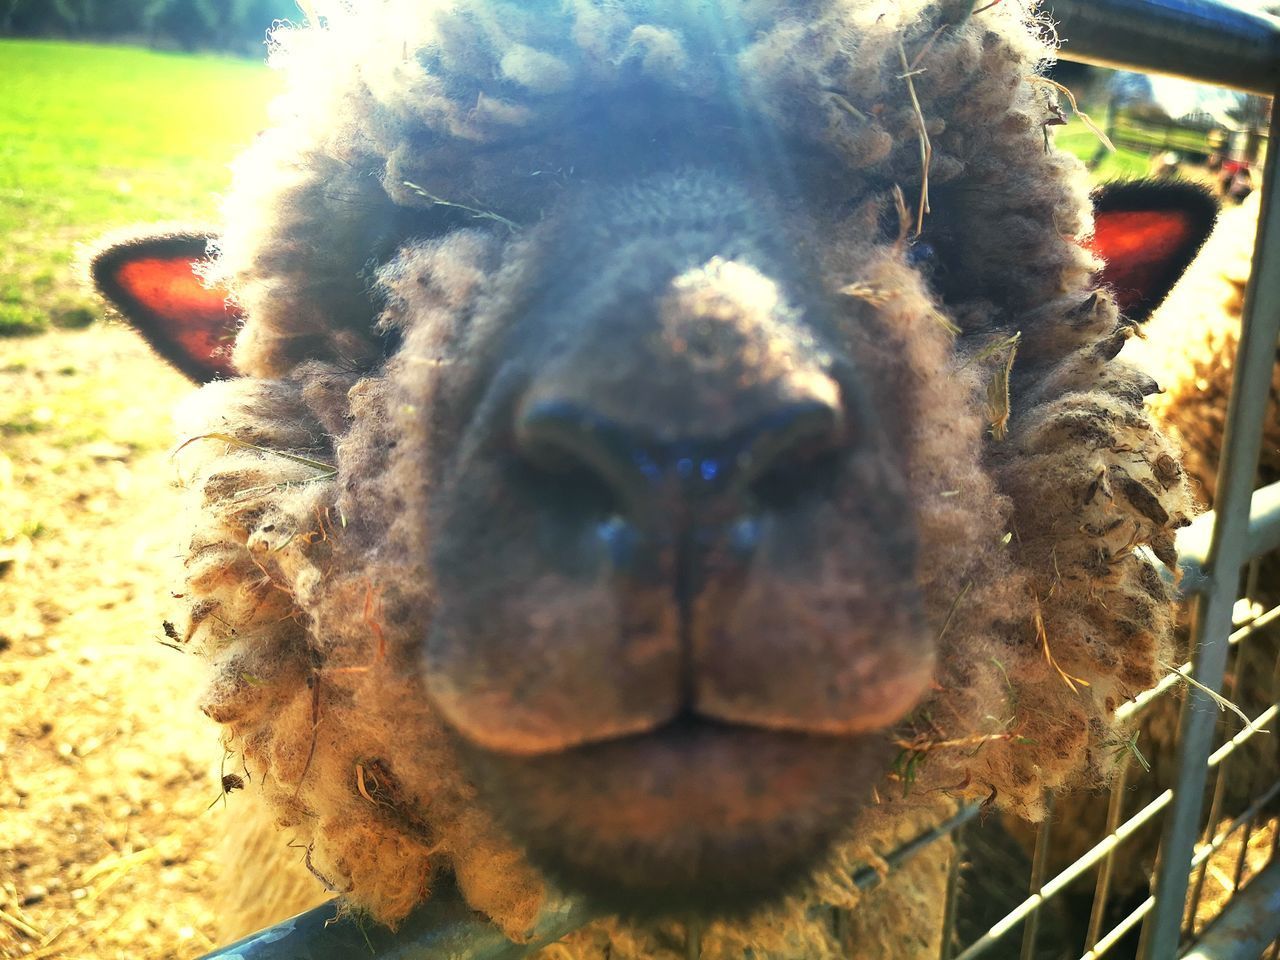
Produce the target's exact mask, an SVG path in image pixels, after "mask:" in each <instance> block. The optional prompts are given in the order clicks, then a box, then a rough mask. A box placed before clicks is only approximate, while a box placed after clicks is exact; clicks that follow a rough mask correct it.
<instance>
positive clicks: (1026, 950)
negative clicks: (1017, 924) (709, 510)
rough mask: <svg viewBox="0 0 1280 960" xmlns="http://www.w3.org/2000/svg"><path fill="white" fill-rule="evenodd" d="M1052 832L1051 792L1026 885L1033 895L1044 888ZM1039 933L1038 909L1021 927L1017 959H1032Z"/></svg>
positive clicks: (1037, 833) (1047, 799)
mask: <svg viewBox="0 0 1280 960" xmlns="http://www.w3.org/2000/svg"><path fill="white" fill-rule="evenodd" d="M1052 833H1053V794H1050V795H1049V796H1047V797H1046V798H1045V811H1044V819H1043V820H1041V821H1040V829H1038V830H1037V831H1036V851H1035V854H1034V855H1033V856H1032V858H1031V883H1030V885H1029V887H1028V889H1029V892H1030V893H1031V894H1032V895H1033V896H1037V895H1039V893H1040V891H1041V890H1043V889H1044V874H1045V866H1046V865H1047V864H1048V862H1049V838H1050V836H1051V835H1052ZM1039 933H1040V911H1039V910H1036V911H1034V912H1032V914H1031V916H1029V917H1027V922H1026V924H1025V925H1024V926H1023V928H1022V950H1021V952H1020V953H1019V954H1018V960H1034V958H1035V955H1036V939H1037V935H1038V934H1039Z"/></svg>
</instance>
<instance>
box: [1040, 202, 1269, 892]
mask: <svg viewBox="0 0 1280 960" xmlns="http://www.w3.org/2000/svg"><path fill="white" fill-rule="evenodd" d="M1258 201H1259V195H1258V194H1257V193H1255V194H1253V195H1252V196H1251V197H1249V198H1248V199H1247V200H1246V201H1245V203H1244V204H1242V205H1240V206H1239V207H1232V208H1230V209H1228V210H1225V211H1224V212H1223V213H1222V215H1221V217H1220V218H1219V222H1218V225H1217V227H1216V228H1215V230H1214V232H1213V235H1212V236H1211V237H1210V238H1209V240H1208V242H1207V243H1206V244H1205V246H1204V248H1203V249H1202V250H1201V252H1200V255H1199V256H1198V257H1197V259H1196V261H1195V262H1194V263H1193V264H1192V266H1191V267H1190V268H1189V269H1188V270H1187V272H1186V274H1184V276H1183V278H1182V279H1181V280H1180V281H1179V282H1178V284H1177V286H1175V287H1174V289H1173V291H1172V292H1171V294H1170V296H1169V298H1168V300H1167V301H1166V303H1165V304H1164V305H1163V306H1162V307H1161V308H1160V309H1159V310H1158V311H1157V312H1156V313H1155V315H1154V316H1153V317H1152V319H1151V320H1150V321H1149V322H1148V324H1147V325H1146V329H1145V331H1144V334H1145V335H1144V336H1143V337H1142V338H1141V339H1135V340H1133V341H1131V342H1130V343H1129V344H1128V345H1127V347H1126V349H1125V351H1124V354H1123V355H1124V356H1125V357H1126V358H1128V359H1129V360H1131V361H1132V362H1133V363H1135V364H1138V365H1140V366H1141V367H1142V368H1143V369H1144V370H1146V371H1147V372H1149V373H1150V374H1151V375H1152V376H1153V377H1154V378H1155V379H1156V381H1157V382H1158V383H1159V384H1160V385H1161V387H1162V388H1163V389H1162V391H1161V392H1160V393H1159V394H1157V395H1155V396H1153V397H1151V398H1150V400H1149V406H1150V410H1151V412H1152V413H1153V414H1154V416H1155V417H1156V419H1157V420H1158V422H1159V423H1160V424H1161V425H1162V426H1163V427H1164V428H1165V429H1166V430H1168V431H1169V433H1170V434H1171V435H1172V436H1173V437H1175V438H1176V440H1177V441H1178V442H1179V443H1180V446H1181V449H1182V454H1183V463H1184V466H1185V469H1186V472H1187V476H1188V478H1189V480H1190V484H1191V489H1192V490H1193V491H1194V493H1195V494H1196V495H1198V496H1199V497H1200V498H1202V499H1203V500H1204V501H1205V503H1206V505H1207V506H1208V507H1212V506H1213V500H1214V494H1215V490H1216V485H1217V472H1218V462H1219V458H1220V456H1221V454H1222V437H1223V430H1224V427H1225V425H1226V414H1227V400H1228V398H1229V396H1230V392H1231V385H1232V379H1233V377H1234V374H1235V356H1236V349H1237V346H1238V344H1239V338H1240V320H1241V311H1242V307H1243V295H1244V289H1245V285H1246V283H1247V282H1248V278H1249V267H1250V263H1251V261H1252V254H1253V242H1254V237H1255V235H1256V233H1257V222H1258V212H1259V202H1258ZM1271 384H1272V385H1271V401H1270V404H1269V406H1268V408H1267V412H1266V415H1265V418H1264V420H1263V438H1262V452H1261V456H1260V457H1259V463H1258V475H1257V484H1256V485H1257V486H1259V487H1261V486H1266V485H1268V484H1272V483H1276V482H1277V481H1280V404H1278V403H1277V397H1280V365H1278V366H1276V367H1275V368H1274V369H1273V371H1272V381H1271ZM1277 583H1280V565H1278V564H1277V562H1276V559H1275V558H1274V557H1267V558H1264V559H1263V561H1262V563H1261V565H1260V568H1259V574H1258V578H1257V588H1256V592H1255V593H1254V595H1253V596H1252V597H1251V599H1253V600H1254V601H1255V602H1259V603H1262V604H1263V605H1264V606H1265V607H1271V606H1272V605H1274V604H1275V603H1277V602H1280V593H1278V592H1277V590H1276V588H1275V584H1277ZM1189 633H1190V624H1189V623H1186V622H1184V623H1182V624H1181V625H1180V629H1179V630H1178V631H1177V634H1176V639H1175V647H1176V649H1175V653H1174V657H1175V658H1176V659H1175V660H1174V661H1171V662H1177V663H1183V662H1185V661H1187V660H1190V659H1191V651H1190V650H1189V649H1188V648H1187V642H1188V636H1189ZM1278 655H1280V633H1277V631H1276V630H1275V629H1274V627H1272V628H1264V629H1262V630H1261V631H1260V632H1259V633H1257V634H1255V635H1254V636H1252V637H1251V638H1250V639H1249V640H1248V641H1246V642H1244V643H1242V644H1240V645H1239V646H1237V647H1235V648H1233V650H1232V659H1231V661H1230V663H1229V665H1228V671H1227V676H1226V678H1225V682H1224V686H1223V691H1222V692H1223V695H1224V696H1226V697H1227V698H1228V699H1229V700H1230V701H1231V702H1232V703H1234V704H1235V705H1236V706H1238V707H1239V708H1240V709H1242V710H1243V711H1244V712H1245V713H1246V714H1248V715H1249V716H1250V717H1256V716H1258V715H1259V714H1260V713H1261V712H1262V711H1263V710H1265V709H1266V708H1267V707H1269V706H1270V705H1271V704H1272V703H1274V702H1275V701H1276V682H1275V665H1276V660H1277V656H1278ZM1181 706H1182V698H1181V697H1178V696H1174V695H1171V694H1168V695H1165V696H1163V697H1161V698H1159V699H1158V700H1156V701H1155V702H1153V703H1152V704H1151V705H1150V706H1149V707H1147V708H1146V710H1145V711H1144V712H1143V714H1142V715H1141V719H1140V722H1139V726H1138V729H1137V731H1136V735H1137V741H1136V743H1137V747H1138V749H1139V750H1140V751H1141V753H1142V754H1143V756H1144V758H1145V759H1146V761H1147V765H1148V766H1149V768H1150V769H1148V770H1139V769H1137V765H1136V764H1135V765H1134V766H1133V767H1131V769H1130V773H1129V778H1128V787H1127V791H1126V799H1125V813H1126V815H1127V814H1128V813H1131V812H1133V811H1136V810H1138V809H1141V808H1142V807H1143V806H1144V805H1145V804H1147V803H1149V802H1150V801H1151V800H1153V799H1155V797H1156V796H1157V795H1159V794H1160V793H1162V792H1163V791H1164V790H1165V789H1167V788H1168V787H1170V786H1172V785H1173V783H1174V781H1175V778H1176V774H1177V766H1178V763H1177V739H1178V726H1179V714H1180V711H1181ZM1224 723H1228V724H1230V723H1234V719H1233V718H1230V717H1225V716H1224ZM1229 729H1230V730H1231V731H1232V732H1235V731H1236V730H1237V729H1238V725H1237V726H1236V727H1229ZM1229 763H1230V767H1229V773H1228V774H1227V775H1226V776H1225V777H1224V779H1223V783H1222V785H1221V788H1220V789H1221V793H1220V794H1219V795H1218V797H1217V799H1216V800H1215V801H1214V802H1215V803H1216V805H1217V806H1216V809H1217V810H1218V811H1219V815H1220V816H1221V817H1224V818H1230V817H1234V816H1236V815H1238V814H1239V813H1241V812H1242V811H1244V810H1245V808H1246V807H1248V806H1249V804H1250V803H1251V802H1252V801H1253V800H1254V799H1256V796H1257V794H1258V792H1259V791H1260V789H1265V786H1266V785H1267V784H1269V783H1271V782H1273V781H1274V780H1275V779H1276V773H1277V772H1278V768H1280V753H1278V752H1277V745H1276V742H1275V740H1274V738H1272V737H1270V736H1266V735H1261V736H1254V737H1252V738H1251V739H1249V740H1248V741H1246V742H1245V743H1244V744H1242V745H1241V747H1240V749H1239V751H1238V752H1237V753H1236V754H1234V755H1233V757H1232V759H1231V760H1230V761H1229ZM1215 780H1216V778H1215V777H1210V778H1209V781H1208V785H1207V787H1206V803H1208V800H1209V794H1211V793H1212V792H1213V791H1214V790H1215ZM1055 819H1056V820H1057V821H1058V822H1057V823H1056V824H1055V826H1054V837H1055V842H1054V848H1055V849H1054V857H1053V859H1052V861H1051V866H1053V864H1058V865H1060V866H1065V865H1066V864H1068V863H1070V862H1071V861H1072V860H1074V859H1075V858H1076V857H1077V856H1079V855H1080V854H1081V853H1083V852H1084V851H1085V850H1087V849H1088V848H1089V847H1091V846H1093V844H1095V843H1096V842H1097V840H1098V838H1099V837H1100V836H1101V835H1102V833H1103V832H1104V827H1103V824H1104V822H1105V820H1106V804H1105V803H1100V802H1099V800H1098V798H1097V797H1096V796H1092V795H1084V796H1077V797H1069V798H1064V799H1062V800H1060V801H1059V802H1058V805H1057V808H1056V817H1055ZM1024 839H1025V840H1026V842H1027V843H1028V844H1029V843H1030V842H1031V840H1030V837H1029V836H1028V837H1024ZM1159 839H1160V838H1159V833H1158V831H1150V830H1149V831H1145V832H1143V833H1141V834H1139V835H1138V836H1135V837H1133V838H1131V839H1130V840H1129V841H1128V842H1127V843H1126V845H1125V851H1126V855H1125V856H1124V857H1123V858H1121V859H1120V860H1118V861H1117V867H1116V870H1115V873H1114V875H1113V879H1112V889H1113V890H1114V891H1115V893H1116V894H1118V895H1121V896H1123V895H1133V896H1138V895H1141V896H1145V895H1146V891H1147V889H1148V886H1149V883H1150V878H1151V874H1152V871H1153V869H1154V866H1155V862H1156V854H1157V852H1158V845H1159Z"/></svg>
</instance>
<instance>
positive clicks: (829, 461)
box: [739, 402, 845, 512]
mask: <svg viewBox="0 0 1280 960" xmlns="http://www.w3.org/2000/svg"><path fill="white" fill-rule="evenodd" d="M844 440H845V438H844V421H843V417H842V416H841V411H840V410H839V408H837V407H834V406H830V405H828V404H824V403H820V402H808V403H798V404H794V405H792V406H790V407H788V408H786V409H784V410H781V411H778V412H777V413H776V414H774V415H773V416H772V417H769V418H767V419H766V420H765V421H764V422H763V423H761V424H760V426H759V428H758V429H757V431H756V433H755V435H754V437H753V438H752V442H751V443H750V444H749V445H746V446H745V447H744V449H743V451H742V453H741V454H740V455H739V463H740V464H741V465H742V473H743V482H744V483H745V485H746V488H747V489H748V490H749V492H750V496H751V498H752V499H753V500H754V502H755V503H756V504H757V505H758V506H759V507H761V508H763V509H765V510H768V511H773V512H783V511H786V510H788V509H791V508H792V507H794V506H796V505H797V504H799V503H801V502H802V501H804V500H807V499H816V498H822V497H825V496H827V495H828V494H829V493H830V491H831V487H832V486H833V484H834V482H835V479H836V474H837V472H838V470H839V465H840V454H841V450H842V448H843V444H844Z"/></svg>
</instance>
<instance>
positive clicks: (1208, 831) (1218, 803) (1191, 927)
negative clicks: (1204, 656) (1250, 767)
mask: <svg viewBox="0 0 1280 960" xmlns="http://www.w3.org/2000/svg"><path fill="white" fill-rule="evenodd" d="M1244 662H1245V660H1244V657H1242V656H1240V655H1239V653H1237V654H1236V658H1235V663H1234V664H1233V666H1232V671H1231V689H1232V690H1239V689H1240V671H1241V669H1242V668H1243V664H1244ZM1229 765H1230V764H1229V763H1228V762H1227V761H1226V760H1224V761H1223V762H1222V763H1221V764H1219V765H1218V774H1217V776H1216V777H1214V782H1213V799H1212V800H1211V801H1210V803H1209V816H1208V817H1207V818H1205V825H1204V840H1205V842H1207V841H1208V840H1210V839H1211V838H1212V837H1213V832H1214V829H1215V826H1216V824H1217V823H1218V821H1219V820H1221V819H1222V801H1223V798H1224V796H1225V795H1226V787H1227V767H1228V766H1229ZM1208 875H1209V861H1208V860H1206V861H1205V862H1204V863H1202V864H1200V869H1199V870H1198V871H1197V872H1196V880H1195V884H1194V885H1193V886H1192V888H1191V905H1190V907H1188V908H1187V915H1186V918H1185V921H1184V927H1183V935H1184V936H1187V937H1194V936H1195V933H1196V914H1197V913H1198V912H1199V910H1200V898H1201V896H1202V895H1203V894H1204V884H1205V880H1206V879H1207V878H1208ZM1236 886H1239V878H1237V882H1236Z"/></svg>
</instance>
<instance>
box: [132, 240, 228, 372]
mask: <svg viewBox="0 0 1280 960" xmlns="http://www.w3.org/2000/svg"><path fill="white" fill-rule="evenodd" d="M194 265H195V261H193V260H191V259H190V258H188V257H147V258H143V259H139V260H132V261H129V262H128V263H125V264H123V265H121V267H120V269H119V271H118V272H117V274H116V278H115V279H116V282H117V283H118V284H119V285H120V287H121V288H122V290H123V291H124V292H125V293H126V294H127V295H128V296H130V297H132V298H133V299H134V300H136V301H137V303H138V304H139V305H140V306H141V307H142V308H143V309H145V310H146V311H147V312H149V313H150V314H151V315H152V316H153V317H155V318H156V319H157V320H159V321H161V322H162V324H163V329H164V337H165V339H167V340H169V341H170V342H172V343H173V344H174V346H175V347H176V348H177V349H179V350H181V351H182V353H184V354H186V355H187V356H189V357H191V358H193V359H195V360H197V361H198V362H200V363H202V364H205V365H207V366H208V367H209V369H210V371H211V372H212V373H214V374H216V375H220V376H234V373H235V371H234V368H233V367H232V366H231V361H230V359H229V358H228V357H227V356H226V354H227V353H228V351H229V348H230V346H231V343H232V342H233V341H234V340H235V335H236V327H237V324H238V322H239V320H240V314H239V311H237V310H236V309H235V308H234V307H233V306H231V305H229V304H228V303H227V291H226V290H224V289H222V288H220V287H207V286H205V285H204V283H203V282H202V281H201V280H200V278H199V277H198V276H196V273H195V270H194Z"/></svg>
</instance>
